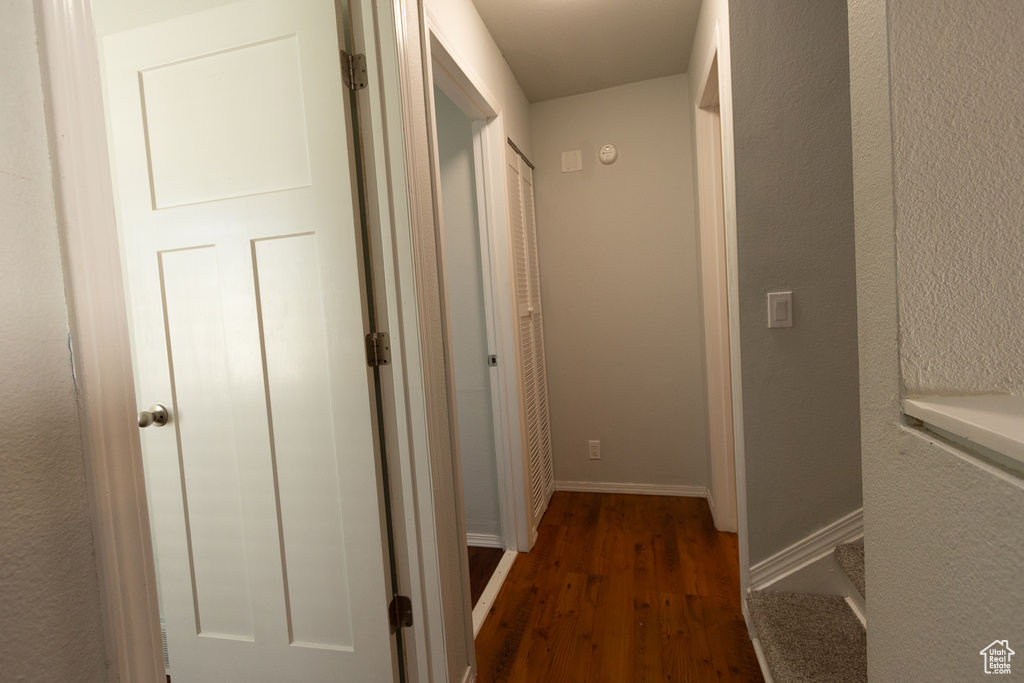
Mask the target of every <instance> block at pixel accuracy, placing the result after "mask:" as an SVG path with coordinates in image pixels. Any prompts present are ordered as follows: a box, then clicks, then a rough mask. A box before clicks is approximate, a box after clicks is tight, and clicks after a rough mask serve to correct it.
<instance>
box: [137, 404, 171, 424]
mask: <svg viewBox="0 0 1024 683" xmlns="http://www.w3.org/2000/svg"><path fill="white" fill-rule="evenodd" d="M170 417H171V414H170V413H168V412H167V408H164V407H163V406H162V405H160V404H159V403H157V404H156V405H154V406H150V407H149V410H143V411H142V412H141V413H139V426H140V427H149V426H150V425H153V426H155V427H163V426H164V425H165V424H167V420H168V419H170Z"/></svg>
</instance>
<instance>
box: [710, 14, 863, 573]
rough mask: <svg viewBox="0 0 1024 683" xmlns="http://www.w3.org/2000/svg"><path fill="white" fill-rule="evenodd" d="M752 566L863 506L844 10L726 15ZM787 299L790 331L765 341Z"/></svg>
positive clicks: (776, 332)
mask: <svg viewBox="0 0 1024 683" xmlns="http://www.w3.org/2000/svg"><path fill="white" fill-rule="evenodd" d="M729 24H730V30H731V46H732V97H733V112H734V113H733V116H734V119H733V124H734V136H735V149H736V153H735V157H736V230H737V256H738V263H739V267H738V273H739V307H740V310H739V317H740V335H741V369H742V375H743V417H744V441H745V446H746V451H745V452H746V487H747V517H748V524H749V548H750V561H751V564H756V563H757V562H759V561H761V560H764V559H766V558H767V557H769V556H771V555H772V554H774V553H776V552H778V551H780V550H782V549H784V548H786V547H788V546H789V545H791V544H793V543H794V542H796V541H798V540H800V539H802V538H804V537H806V536H807V535H808V534H810V533H812V532H814V531H816V530H817V529H820V528H822V527H824V526H826V525H828V524H830V523H831V522H834V521H836V520H837V519H839V518H840V517H842V516H843V515H845V514H847V513H849V512H852V511H854V510H856V509H857V508H859V507H860V506H861V466H860V436H859V421H858V375H857V304H856V294H855V272H854V240H853V196H852V161H851V147H850V100H849V97H850V92H849V72H848V52H847V17H846V3H844V2H836V1H828V2H781V1H779V0H763V1H759V2H743V3H731V6H730V9H729ZM776 290H783V291H788V290H791V291H792V292H793V309H794V319H795V325H794V327H792V328H783V329H772V330H769V329H768V327H767V319H766V318H767V303H766V293H767V292H770V291H776Z"/></svg>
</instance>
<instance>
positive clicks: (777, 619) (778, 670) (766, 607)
mask: <svg viewBox="0 0 1024 683" xmlns="http://www.w3.org/2000/svg"><path fill="white" fill-rule="evenodd" d="M835 559H836V563H837V564H838V565H839V566H840V567H841V568H842V570H843V571H844V572H845V573H846V575H847V576H849V577H850V581H851V583H852V584H853V585H854V586H855V587H856V588H857V590H859V591H860V593H861V596H864V595H865V594H866V592H865V585H864V541H863V539H861V540H859V541H855V542H853V543H843V544H840V545H838V546H836V550H835ZM747 606H748V607H749V609H750V618H751V621H752V622H753V625H754V628H755V629H757V635H758V639H759V641H760V643H761V649H762V651H763V652H764V658H765V661H766V662H767V663H768V668H769V669H770V671H771V675H772V678H773V679H774V681H775V683H864V682H866V681H867V680H868V658H867V631H866V630H865V629H864V626H863V625H862V624H861V622H860V619H858V618H857V615H856V614H854V612H853V610H852V609H850V606H849V604H847V602H846V599H845V598H843V597H841V596H837V595H805V594H801V593H775V592H771V591H769V590H763V591H752V592H751V593H750V594H749V595H748V596H747Z"/></svg>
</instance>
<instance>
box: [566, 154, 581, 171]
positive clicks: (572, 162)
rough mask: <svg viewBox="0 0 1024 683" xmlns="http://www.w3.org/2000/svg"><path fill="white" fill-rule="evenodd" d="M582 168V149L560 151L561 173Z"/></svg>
mask: <svg viewBox="0 0 1024 683" xmlns="http://www.w3.org/2000/svg"><path fill="white" fill-rule="evenodd" d="M582 170H583V151H582V150H579V149H577V150H574V151H572V152H562V173H572V172H574V171H582Z"/></svg>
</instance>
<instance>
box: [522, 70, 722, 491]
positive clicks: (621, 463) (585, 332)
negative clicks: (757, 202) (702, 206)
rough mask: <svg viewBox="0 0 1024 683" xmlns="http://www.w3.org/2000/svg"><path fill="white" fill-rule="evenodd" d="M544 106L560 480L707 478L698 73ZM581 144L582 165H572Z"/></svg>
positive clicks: (543, 168)
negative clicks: (613, 152) (694, 99)
mask: <svg viewBox="0 0 1024 683" xmlns="http://www.w3.org/2000/svg"><path fill="white" fill-rule="evenodd" d="M531 111H532V127H533V131H534V138H533V144H534V149H535V150H536V158H535V159H533V161H534V162H535V163H536V164H537V169H536V171H535V173H534V180H535V182H536V199H537V235H538V243H539V247H540V271H541V293H542V296H543V300H544V311H545V314H546V315H545V349H546V352H547V368H548V390H549V399H550V410H551V438H552V450H553V454H554V465H555V479H557V480H561V481H584V482H624V483H641V484H674V485H688V486H705V485H706V484H707V475H706V464H707V463H706V458H707V455H706V438H705V422H704V399H703V384H704V380H703V370H702V358H703V357H702V354H701V346H700V344H701V317H700V289H699V287H700V284H699V275H698V270H697V258H698V256H697V247H696V220H695V213H694V206H693V175H692V172H693V166H692V161H691V159H692V152H691V147H690V145H691V141H690V122H689V119H690V114H689V93H688V86H687V77H686V75H685V74H682V75H679V76H669V77H667V78H658V79H654V80H650V81H642V82H640V83H633V84H630V85H626V86H620V87H617V88H610V89H608V90H601V91H598V92H593V93H588V94H585V95H575V96H573V97H566V98H561V99H556V100H548V101H546V102H541V103H537V104H534V105H533V107H532V110H531ZM606 142H610V143H613V144H615V145H616V146H617V147H618V149H619V159H618V161H616V162H615V163H614V164H613V165H611V166H604V165H602V164H601V163H599V162H598V160H597V150H598V148H599V147H600V146H601V145H602V144H604V143H606ZM570 150H581V151H582V152H583V170H582V171H581V172H577V173H562V172H561V153H562V152H565V151H570ZM590 439H600V441H601V451H602V460H601V461H591V460H589V459H588V457H587V441H588V440H590Z"/></svg>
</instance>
